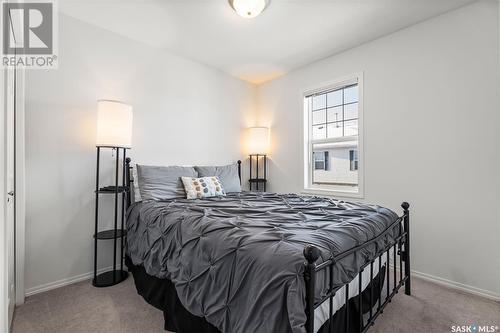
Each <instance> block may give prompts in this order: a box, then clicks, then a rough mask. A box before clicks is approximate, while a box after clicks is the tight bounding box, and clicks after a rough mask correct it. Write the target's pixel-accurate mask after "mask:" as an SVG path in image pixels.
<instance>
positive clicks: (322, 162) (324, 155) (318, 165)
mask: <svg viewBox="0 0 500 333" xmlns="http://www.w3.org/2000/svg"><path fill="white" fill-rule="evenodd" d="M313 154H314V170H328V152H327V151H321V152H314V153H313Z"/></svg>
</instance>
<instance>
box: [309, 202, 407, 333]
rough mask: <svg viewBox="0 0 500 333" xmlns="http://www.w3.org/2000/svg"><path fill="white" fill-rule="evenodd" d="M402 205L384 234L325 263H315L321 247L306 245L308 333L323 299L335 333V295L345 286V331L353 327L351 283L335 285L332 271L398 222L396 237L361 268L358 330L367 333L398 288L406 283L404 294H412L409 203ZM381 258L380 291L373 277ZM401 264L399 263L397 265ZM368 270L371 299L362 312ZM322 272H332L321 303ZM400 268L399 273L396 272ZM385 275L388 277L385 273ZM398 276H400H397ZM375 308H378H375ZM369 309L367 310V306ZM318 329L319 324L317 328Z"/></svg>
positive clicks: (378, 239) (330, 328) (379, 265)
mask: <svg viewBox="0 0 500 333" xmlns="http://www.w3.org/2000/svg"><path fill="white" fill-rule="evenodd" d="M401 207H402V208H403V215H402V216H400V217H398V218H397V219H396V220H395V221H394V222H393V223H392V224H391V226H390V227H389V228H387V229H386V230H385V231H384V232H383V233H382V234H380V235H378V236H377V237H375V238H373V239H371V240H369V241H367V242H365V243H364V244H362V245H359V246H357V247H354V248H352V249H350V250H348V251H345V252H342V253H340V254H337V255H335V256H333V257H331V258H330V259H328V260H326V261H325V262H323V263H321V264H316V261H317V260H318V258H319V256H320V250H319V249H318V248H317V247H315V246H313V245H307V246H306V247H305V248H304V257H305V259H306V262H305V263H304V265H305V271H304V280H305V285H306V309H305V312H306V315H307V322H306V331H307V333H315V327H314V310H315V309H316V308H317V307H319V306H320V305H321V304H322V303H323V302H325V301H329V309H330V310H329V317H328V319H329V332H330V333H333V323H332V318H333V315H334V312H333V299H334V297H335V295H336V293H337V292H338V291H339V290H340V289H341V288H343V287H345V305H344V306H345V311H344V314H343V315H345V332H346V333H348V332H350V327H349V320H350V317H349V312H350V309H349V307H350V305H349V303H350V302H349V300H350V297H349V282H347V283H346V284H344V285H341V286H334V285H333V272H334V266H335V264H336V263H337V262H338V261H340V260H341V259H343V258H345V257H347V256H349V255H351V254H353V253H356V252H358V251H361V250H363V249H365V248H366V247H368V246H370V245H372V244H377V241H380V240H381V239H382V238H384V237H388V234H389V233H390V232H392V231H393V230H394V228H397V225H399V232H398V233H397V236H396V237H395V238H394V239H393V240H392V241H391V242H389V244H388V245H386V246H385V247H384V248H380V249H377V253H378V254H377V255H376V256H375V257H374V258H372V259H371V260H370V261H369V262H367V263H366V264H365V265H364V266H363V267H361V269H360V271H359V289H358V295H356V296H355V297H357V298H358V304H359V332H366V331H367V330H368V329H369V328H370V327H371V326H372V325H373V324H374V322H375V319H377V317H378V316H379V315H380V314H382V313H383V312H384V308H385V307H386V305H387V304H388V303H390V302H391V300H392V298H393V297H394V295H396V294H397V293H398V291H399V289H400V288H401V287H402V286H403V285H404V286H405V294H406V295H410V294H411V279H410V211H409V208H410V205H409V204H408V203H407V202H403V203H402V204H401ZM391 251H392V254H393V267H392V273H393V279H392V280H393V281H392V285H391V283H390V274H391V270H390V269H389V263H390V254H391ZM384 256H386V257H387V258H386V259H387V262H386V269H385V272H384V274H382V259H383V257H384ZM377 258H378V272H379V273H378V284H377V285H378V287H377V289H378V290H374V288H375V287H374V283H373V282H374V281H373V279H374V277H373V265H374V264H375V262H376V261H377ZM398 263H399V266H398ZM365 269H367V270H369V271H368V272H367V273H369V274H370V283H369V287H367V288H368V289H369V290H368V292H369V300H370V309H369V311H363V302H362V298H363V296H362V294H363V292H362V277H363V273H364V272H365ZM320 271H324V272H325V274H328V275H329V286H328V292H327V293H326V295H325V296H324V297H322V298H321V300H319V301H318V302H315V300H314V299H315V287H316V286H315V284H316V274H317V273H318V272H320ZM398 271H399V276H398V274H397V272H398ZM383 275H385V276H383ZM398 277H399V279H398ZM384 279H386V283H385V288H384V281H383V280H384ZM383 289H385V291H384V290H383ZM374 293H378V305H376V306H375V305H374V303H373V300H374V297H375V296H376V294H374ZM383 296H385V300H382V298H383ZM374 308H376V309H375V311H374ZM366 310H368V309H366ZM363 312H368V313H369V317H368V319H367V320H365V316H364V315H363ZM318 329H319V327H318ZM335 333H340V332H335Z"/></svg>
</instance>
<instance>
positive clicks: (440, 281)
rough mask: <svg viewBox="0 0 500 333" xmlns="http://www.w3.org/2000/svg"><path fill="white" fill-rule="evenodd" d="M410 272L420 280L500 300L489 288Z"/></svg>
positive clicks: (498, 295)
mask: <svg viewBox="0 0 500 333" xmlns="http://www.w3.org/2000/svg"><path fill="white" fill-rule="evenodd" d="M411 274H412V276H414V277H417V278H420V279H422V280H426V281H430V282H433V283H436V284H439V285H442V286H445V287H450V288H453V289H457V290H461V291H463V292H466V293H469V294H473V295H477V296H481V297H484V298H488V299H491V300H493V301H497V302H500V294H497V293H495V292H493V291H489V290H485V289H481V288H476V287H473V286H469V285H467V284H463V283H460V282H455V281H451V280H448V279H444V278H441V277H437V276H434V275H430V274H427V273H422V272H417V271H414V270H412V271H411Z"/></svg>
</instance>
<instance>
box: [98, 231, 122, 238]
mask: <svg viewBox="0 0 500 333" xmlns="http://www.w3.org/2000/svg"><path fill="white" fill-rule="evenodd" d="M122 236H126V232H125V230H123V229H117V230H116V238H120V237H122ZM94 238H95V235H94ZM114 238H115V229H110V230H104V231H100V232H98V233H97V239H114Z"/></svg>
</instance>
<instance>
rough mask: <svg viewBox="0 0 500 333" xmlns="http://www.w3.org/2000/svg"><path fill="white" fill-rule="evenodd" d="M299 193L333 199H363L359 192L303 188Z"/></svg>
mask: <svg viewBox="0 0 500 333" xmlns="http://www.w3.org/2000/svg"><path fill="white" fill-rule="evenodd" d="M301 193H303V194H313V195H322V196H329V197H335V198H356V199H363V198H364V195H363V193H361V192H349V191H341V190H328V189H318V188H305V189H303V190H302V191H301Z"/></svg>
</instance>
